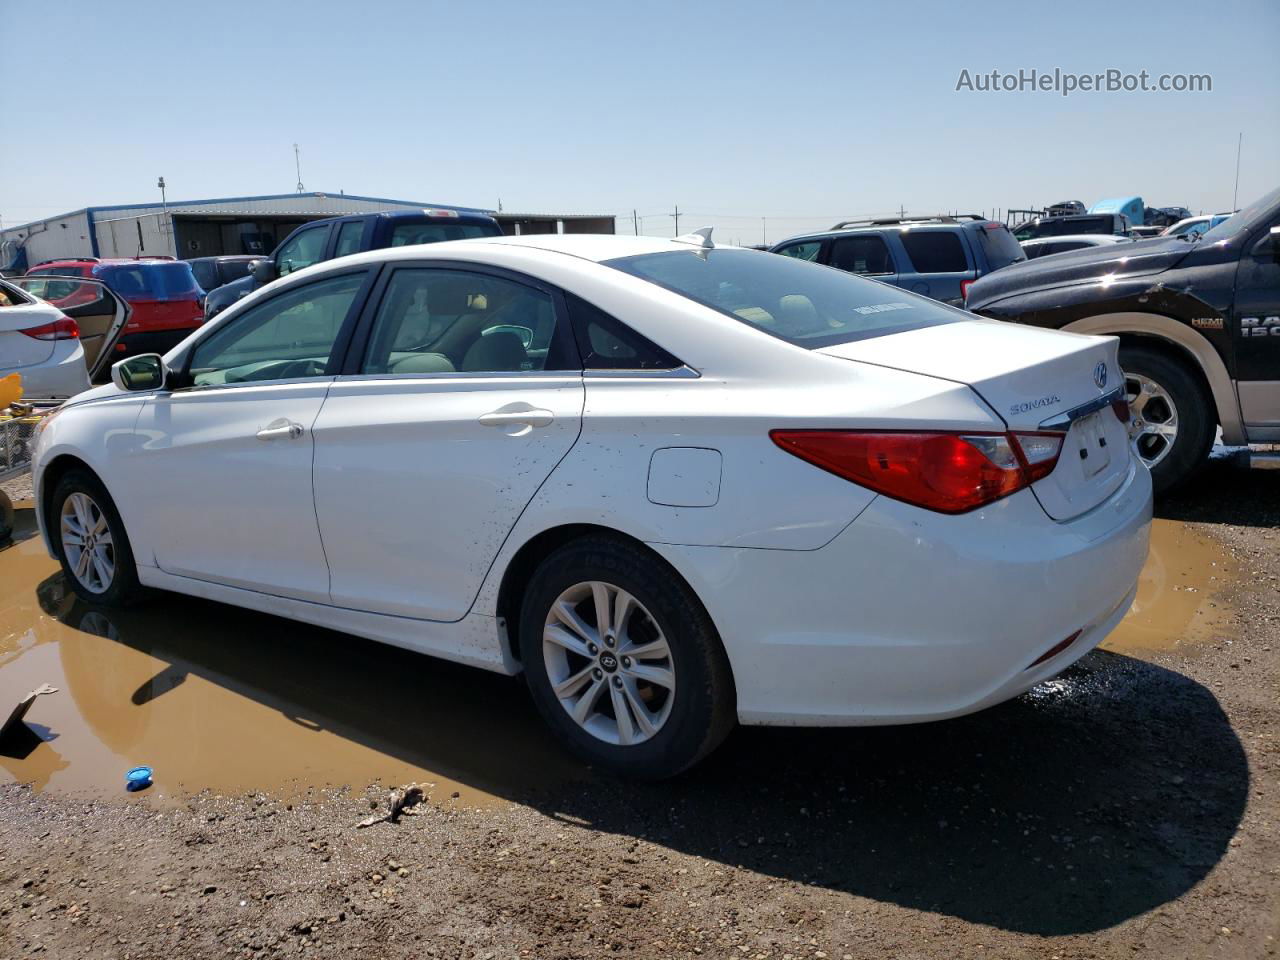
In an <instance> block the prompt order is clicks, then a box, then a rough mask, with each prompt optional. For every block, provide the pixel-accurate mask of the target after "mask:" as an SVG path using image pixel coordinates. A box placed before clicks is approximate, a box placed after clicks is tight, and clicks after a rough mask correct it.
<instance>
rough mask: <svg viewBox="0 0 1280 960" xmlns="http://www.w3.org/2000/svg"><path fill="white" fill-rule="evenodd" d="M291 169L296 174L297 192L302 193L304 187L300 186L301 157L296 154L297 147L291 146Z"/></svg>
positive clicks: (295, 145)
mask: <svg viewBox="0 0 1280 960" xmlns="http://www.w3.org/2000/svg"><path fill="white" fill-rule="evenodd" d="M293 168H294V170H296V171H297V173H298V192H299V193H302V192H303V191H304V190H305V189H306V187H304V186H303V185H302V156H301V155H300V154H299V153H298V145H297V144H296V143H295V144H294V145H293Z"/></svg>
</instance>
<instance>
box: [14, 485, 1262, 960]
mask: <svg viewBox="0 0 1280 960" xmlns="http://www.w3.org/2000/svg"><path fill="white" fill-rule="evenodd" d="M1159 513H1160V515H1161V516H1162V517H1163V518H1164V520H1163V521H1161V523H1160V524H1158V526H1157V535H1156V542H1157V547H1158V549H1157V551H1156V552H1154V553H1153V561H1152V563H1150V564H1149V565H1148V573H1147V574H1144V585H1143V591H1142V592H1140V597H1139V600H1140V603H1139V607H1140V609H1138V610H1136V611H1135V613H1134V615H1133V616H1132V617H1131V618H1130V620H1129V621H1127V622H1126V625H1124V626H1123V627H1122V629H1121V631H1120V632H1119V633H1118V634H1117V635H1116V639H1115V641H1114V642H1112V643H1109V644H1108V645H1107V649H1103V650H1099V651H1097V652H1095V653H1093V654H1091V655H1089V656H1088V657H1086V658H1085V659H1084V660H1083V661H1081V662H1080V663H1079V664H1078V665H1077V666H1076V667H1074V668H1072V669H1071V670H1070V671H1068V672H1067V673H1066V674H1065V675H1064V676H1062V677H1061V678H1059V679H1057V680H1055V681H1052V682H1050V683H1048V684H1044V685H1042V686H1041V687H1039V688H1037V689H1036V690H1034V691H1032V692H1031V693H1030V694H1028V695H1027V696H1024V697H1021V698H1019V699H1017V700H1015V701H1013V702H1011V703H1008V704H1005V705H1003V706H1001V707H998V708H995V709H992V710H988V711H986V712H984V713H981V714H978V715H975V716H972V717H966V718H962V719H959V720H954V721H948V722H945V723H937V724H930V725H924V726H915V727H902V728H896V729H895V728H882V729H864V730H845V731H804V730H740V731H738V732H737V733H735V734H734V735H733V737H731V739H730V741H729V742H728V743H727V744H726V746H725V748H724V749H722V750H721V751H719V752H718V753H717V754H716V755H714V756H713V757H712V758H711V759H710V761H709V762H707V763H706V764H704V765H703V766H702V767H700V768H698V769H697V770H695V771H694V772H692V773H691V774H689V775H687V776H685V777H683V778H681V779H679V780H677V781H675V782H672V783H666V784H661V785H641V786H638V785H632V784H621V783H617V782H613V781H609V780H607V779H604V778H602V777H598V776H595V775H593V773H592V772H591V771H590V770H585V769H583V768H581V767H578V766H577V765H575V764H573V763H572V762H570V761H568V760H566V759H565V758H564V756H563V755H561V754H560V753H559V751H558V750H556V748H555V746H554V744H552V743H550V742H549V740H548V738H547V737H546V735H545V734H544V733H543V731H542V728H541V726H540V724H539V723H538V721H537V719H536V717H535V716H534V715H533V712H532V710H531V708H530V707H529V705H528V704H527V702H526V701H525V700H524V698H523V696H522V693H521V689H520V687H519V685H518V683H517V682H516V681H512V680H508V679H505V678H501V677H496V676H490V675H486V674H482V673H479V672H477V671H468V670H464V669H461V668H455V667H452V666H450V665H447V664H442V663H437V662H434V661H429V660H426V659H425V658H420V657H413V656H411V655H408V654H403V653H401V652H399V651H395V650H391V649H390V648H386V647H382V646H378V645H374V644H365V643H363V642H361V641H353V640H350V639H348V638H343V637H340V636H337V635H334V634H330V633H328V632H326V631H323V630H314V629H312V628H303V627H299V626H297V625H293V624H289V623H286V622H283V621H279V620H275V619H273V618H271V617H265V616H259V615H256V614H248V613H244V612H241V611H235V610H231V609H230V608H225V607H219V606H217V605H214V604H205V603H199V602H196V601H189V600H183V599H179V598H161V599H159V600H158V601H156V602H155V603H154V604H150V605H148V606H147V607H144V608H140V609H138V610H136V611H129V612H128V613H127V614H126V615H123V616H122V615H120V614H117V613H115V612H114V611H113V612H111V613H109V614H103V613H101V612H97V611H92V610H87V609H85V608H83V607H82V606H81V605H79V604H78V603H75V602H73V601H72V600H71V598H70V597H69V596H68V593H67V591H66V590H65V588H64V587H63V586H62V584H61V582H60V580H59V578H58V577H57V576H56V575H55V574H54V571H53V567H52V564H51V562H49V561H48V560H47V558H44V557H43V554H42V552H41V550H40V548H39V544H38V541H36V540H34V539H26V540H23V541H21V542H19V543H18V544H17V545H16V546H12V547H10V548H8V549H7V550H5V551H0V691H3V692H4V694H5V696H6V697H8V696H9V695H10V694H18V695H20V693H23V692H25V691H26V689H29V688H30V685H29V681H32V680H36V679H37V678H41V679H49V680H51V681H52V682H54V683H55V685H58V686H60V692H59V693H58V694H55V695H52V696H49V697H43V698H41V699H40V700H39V701H37V705H36V706H35V707H33V708H32V711H31V714H30V715H29V717H28V720H29V722H30V728H31V731H32V732H31V736H30V739H29V742H27V743H25V744H19V745H18V746H16V747H13V746H10V747H6V748H5V749H4V752H0V957H11V956H12V957H26V956H31V955H38V956H55V957H64V956H65V957H95V958H96V957H111V958H117V957H118V958H125V957H132V958H142V957H165V958H186V957H226V956H234V957H256V956H278V955H291V956H292V955H300V956H344V957H434V956H439V957H476V958H481V957H494V958H525V957H536V958H560V957H563V958H577V957H612V956H619V957H672V956H679V957H719V958H728V957H733V958H754V960H760V958H764V957H769V958H780V960H781V958H787V957H792V958H801V957H804V958H818V960H825V958H833V960H834V958H845V957H850V958H851V957H858V958H862V957H867V958H872V957H875V958H879V957H896V958H953V957H966V958H968V957H1044V958H1046V960H1048V958H1062V960H1067V958H1076V957H1108V958H1110V957H1134V956H1152V957H1241V958H1244V957H1264V956H1272V955H1275V954H1276V952H1277V946H1278V942H1277V941H1278V940H1280V723H1278V718H1280V580H1278V577H1280V474H1277V473H1274V472H1270V473H1268V472H1263V471H1254V472H1252V473H1250V472H1247V471H1240V470H1238V469H1235V468H1233V467H1232V466H1231V465H1230V464H1229V463H1225V462H1224V463H1216V464H1214V465H1213V468H1212V469H1211V470H1210V471H1208V472H1207V473H1206V474H1205V476H1204V477H1203V478H1202V480H1201V481H1200V482H1199V483H1198V484H1197V485H1196V486H1195V487H1194V488H1192V489H1191V490H1188V491H1187V492H1185V493H1184V494H1182V495H1180V496H1178V497H1177V498H1175V499H1172V500H1170V501H1168V502H1167V503H1165V504H1163V505H1162V507H1161V509H1160V510H1159ZM19 519H20V523H24V524H25V526H23V527H22V528H21V530H22V531H23V532H22V534H21V535H22V536H29V535H30V532H31V526H30V516H29V511H27V512H26V514H25V516H24V515H23V514H21V513H20V518H19ZM18 687H21V688H22V689H21V690H17V689H16V688H18ZM143 761H146V762H151V763H153V765H155V766H156V769H157V782H156V786H155V787H153V788H152V790H150V791H148V792H146V793H142V794H134V795H127V794H125V793H124V792H123V791H122V790H121V789H120V787H121V784H122V776H123V771H124V769H125V768H126V767H127V766H129V765H131V764H132V763H134V762H143ZM344 772H345V773H349V776H347V777H346V778H345V780H344V779H343V774H344ZM407 779H421V780H424V781H428V782H430V783H431V784H433V786H430V787H429V788H428V794H429V801H428V802H427V803H425V804H423V805H422V806H421V807H420V808H418V809H419V812H418V814H417V815H416V816H411V817H404V818H402V820H401V821H400V822H399V823H398V824H391V823H381V824H377V825H375V826H372V827H370V828H368V829H356V828H355V824H356V823H357V822H358V821H360V820H361V819H363V818H365V817H367V816H369V815H370V814H371V812H372V813H377V812H379V810H381V809H385V805H386V788H387V787H388V786H390V785H392V784H393V783H396V782H403V781H404V780H407ZM344 782H347V783H353V784H355V785H356V786H354V788H350V789H343V788H341V787H334V786H319V785H321V784H335V783H344ZM202 789H203V792H201V791H202ZM374 801H377V802H378V804H379V807H378V808H376V809H374V808H372V804H373V802H374Z"/></svg>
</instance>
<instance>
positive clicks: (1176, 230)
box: [1160, 213, 1231, 237]
mask: <svg viewBox="0 0 1280 960" xmlns="http://www.w3.org/2000/svg"><path fill="white" fill-rule="evenodd" d="M1229 219H1231V214H1229V213H1215V214H1213V215H1212V216H1201V217H1187V218H1186V219H1185V220H1179V221H1178V222H1177V223H1175V224H1172V225H1171V226H1168V227H1166V228H1165V229H1164V230H1163V231H1162V232H1161V234H1160V236H1162V237H1181V236H1185V235H1186V234H1189V233H1192V234H1194V233H1207V232H1208V231H1210V230H1212V229H1213V228H1214V227H1216V226H1217V225H1218V224H1220V223H1222V222H1223V221H1224V220H1229Z"/></svg>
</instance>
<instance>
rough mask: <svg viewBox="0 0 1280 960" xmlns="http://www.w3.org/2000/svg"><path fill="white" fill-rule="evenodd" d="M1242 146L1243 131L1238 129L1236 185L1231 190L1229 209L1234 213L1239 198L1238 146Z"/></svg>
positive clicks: (1237, 208)
mask: <svg viewBox="0 0 1280 960" xmlns="http://www.w3.org/2000/svg"><path fill="white" fill-rule="evenodd" d="M1243 146H1244V131H1243V130H1241V131H1240V137H1239V139H1237V140H1236V185H1235V189H1234V190H1232V191H1231V211H1232V212H1233V213H1234V212H1235V211H1236V210H1239V209H1240V207H1239V204H1238V203H1237V201H1238V200H1239V199H1240V148H1241V147H1243Z"/></svg>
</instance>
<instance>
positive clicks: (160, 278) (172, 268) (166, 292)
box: [94, 260, 196, 300]
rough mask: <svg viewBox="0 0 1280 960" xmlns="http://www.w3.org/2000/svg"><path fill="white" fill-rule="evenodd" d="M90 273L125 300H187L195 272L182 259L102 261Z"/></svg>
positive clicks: (194, 287) (193, 292) (192, 286)
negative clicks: (166, 260) (125, 262)
mask: <svg viewBox="0 0 1280 960" xmlns="http://www.w3.org/2000/svg"><path fill="white" fill-rule="evenodd" d="M94 273H95V274H96V275H97V277H98V278H99V279H100V280H102V281H103V282H104V283H106V285H107V286H108V287H110V288H111V289H112V290H114V291H115V292H116V293H118V294H120V296H122V297H124V298H125V299H126V300H131V299H133V300H187V299H190V298H191V297H192V296H193V295H194V294H195V292H196V278H195V275H194V274H193V273H192V272H191V266H190V265H189V264H188V263H187V262H186V261H184V260H173V261H168V262H153V263H146V262H143V263H130V264H103V265H102V266H99V267H98V268H97V269H95V270H94Z"/></svg>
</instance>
